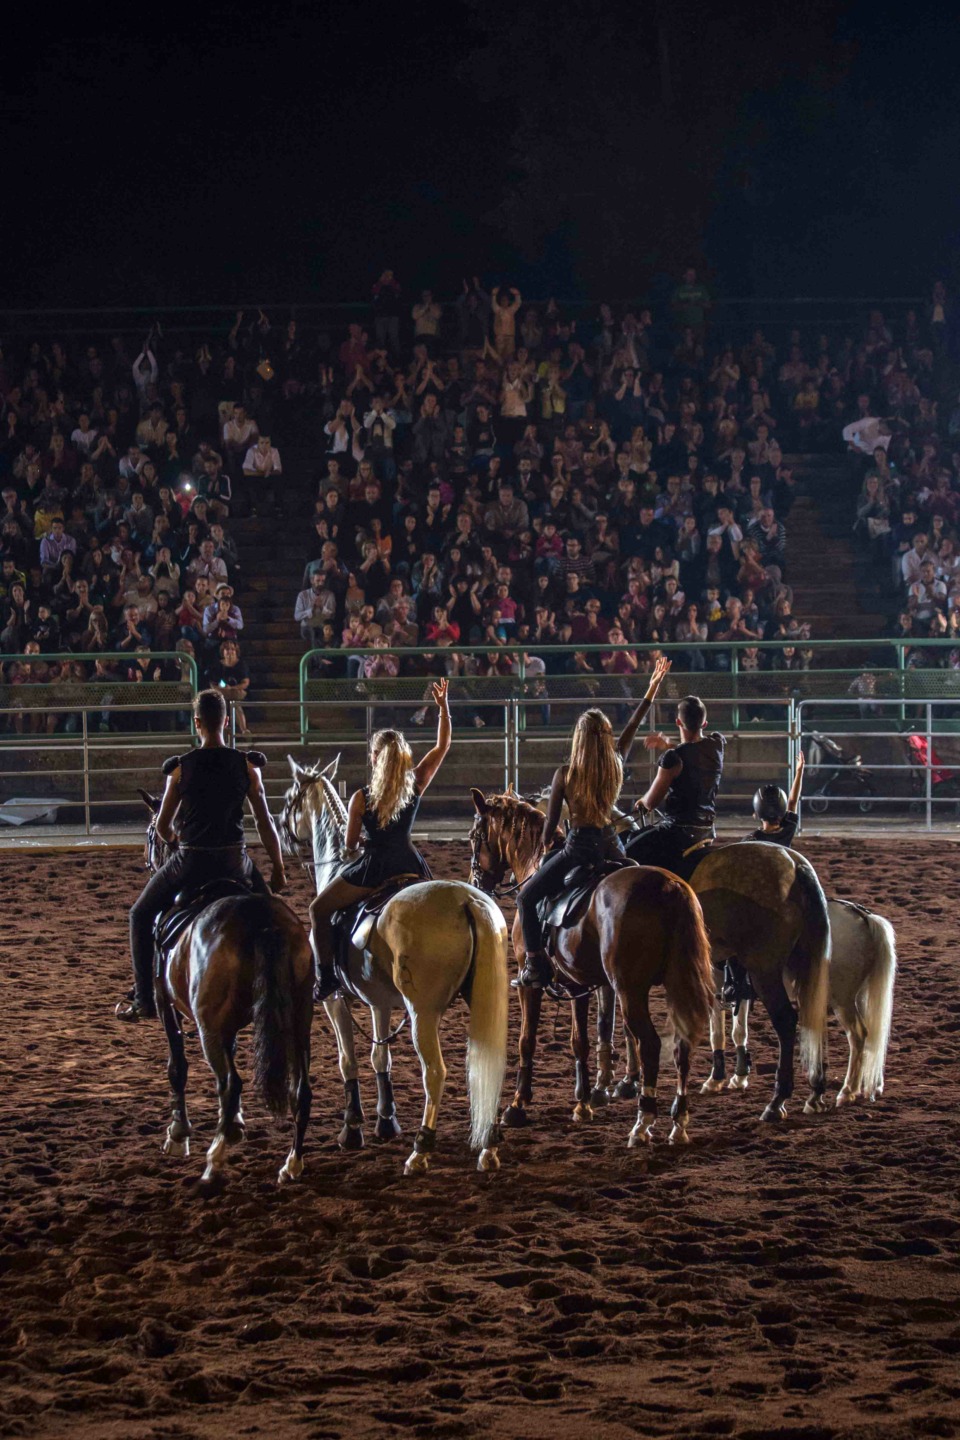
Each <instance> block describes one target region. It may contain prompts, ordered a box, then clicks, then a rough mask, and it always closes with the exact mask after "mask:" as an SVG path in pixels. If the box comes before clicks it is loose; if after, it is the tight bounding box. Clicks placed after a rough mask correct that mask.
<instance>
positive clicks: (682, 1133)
mask: <svg viewBox="0 0 960 1440" xmlns="http://www.w3.org/2000/svg"><path fill="white" fill-rule="evenodd" d="M668 1139H669V1142H670V1144H671V1145H689V1144H690V1136H689V1135H688V1134H687V1132H686V1130H684V1128H683V1126H682V1125H674V1127H673V1129H672V1130H671V1131H670V1134H669V1137H668Z"/></svg>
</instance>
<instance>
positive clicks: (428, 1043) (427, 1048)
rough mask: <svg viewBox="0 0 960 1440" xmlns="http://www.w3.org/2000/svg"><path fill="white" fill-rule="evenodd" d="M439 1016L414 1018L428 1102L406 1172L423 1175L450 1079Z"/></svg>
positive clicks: (414, 1040) (435, 1138)
mask: <svg viewBox="0 0 960 1440" xmlns="http://www.w3.org/2000/svg"><path fill="white" fill-rule="evenodd" d="M438 1020H439V1017H438V1016H437V1015H435V1014H426V1015H418V1014H416V1013H415V1014H414V1015H413V1017H412V1021H411V1028H412V1031H413V1044H414V1047H415V1049H416V1052H417V1054H418V1055H419V1057H420V1065H421V1067H422V1069H423V1090H424V1094H425V1095H426V1103H425V1104H424V1107H423V1120H422V1121H421V1124H420V1129H419V1130H418V1131H417V1138H416V1140H414V1142H413V1151H412V1153H411V1154H410V1155H409V1156H408V1157H407V1163H406V1164H405V1165H404V1167H403V1173H404V1175H423V1174H425V1173H426V1171H427V1170H428V1169H429V1168H430V1156H431V1155H432V1154H433V1152H434V1150H435V1149H436V1144H437V1113H438V1111H439V1109H440V1101H441V1099H442V1098H443V1087H444V1085H445V1084H446V1079H447V1067H446V1065H445V1064H444V1062H443V1052H442V1050H441V1049H440V1035H439V1032H438V1029H437V1025H438Z"/></svg>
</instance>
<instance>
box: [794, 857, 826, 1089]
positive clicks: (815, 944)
mask: <svg viewBox="0 0 960 1440" xmlns="http://www.w3.org/2000/svg"><path fill="white" fill-rule="evenodd" d="M794 859H795V862H796V872H795V883H796V887H797V892H798V898H799V903H800V913H801V915H802V918H803V925H802V928H801V931H800V935H799V938H798V939H797V942H796V944H795V945H794V947H793V950H792V952H791V954H790V957H789V959H788V960H787V963H786V966H785V970H786V974H787V977H788V979H790V980H791V981H792V982H793V984H794V986H795V988H796V994H797V1007H798V1009H799V1011H800V1055H801V1059H802V1061H803V1065H804V1068H805V1069H806V1072H807V1075H808V1076H809V1078H810V1081H811V1083H814V1082H816V1080H817V1078H818V1076H819V1075H820V1074H821V1071H822V1069H823V1065H824V1057H825V1054H826V1043H827V1006H828V1003H829V998H830V912H829V911H828V909H827V897H826V896H825V895H824V893H823V887H822V886H821V884H820V881H819V879H818V878H817V872H816V871H815V870H814V868H813V866H812V865H811V864H810V862H809V860H806V859H804V858H803V856H800V855H797V856H795V857H794Z"/></svg>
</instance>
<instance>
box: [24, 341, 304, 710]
mask: <svg viewBox="0 0 960 1440" xmlns="http://www.w3.org/2000/svg"><path fill="white" fill-rule="evenodd" d="M234 338H235V337H234ZM227 348H228V351H229V353H228V354H227V355H226V357H225V359H224V361H223V363H222V365H221V367H220V371H219V373H218V374H217V375H216V376H214V375H213V374H211V366H212V364H213V360H212V356H211V353H210V351H209V349H208V348H207V347H205V346H204V347H201V349H200V350H199V351H198V352H197V354H196V356H195V357H193V358H187V357H186V355H185V354H184V352H183V351H182V350H181V349H179V348H177V347H175V346H172V345H165V343H164V339H163V335H162V333H161V331H160V330H159V328H157V329H155V330H153V331H151V333H150V334H149V335H148V336H147V337H146V338H145V341H144V343H143V347H142V349H141V350H140V352H139V353H138V354H136V355H135V356H134V357H132V358H131V356H130V355H129V353H128V351H127V349H126V348H125V345H124V343H123V340H122V339H121V338H119V337H117V338H115V339H114V340H113V342H112V344H111V345H110V347H109V350H108V351H107V353H101V350H100V349H99V348H98V347H97V346H94V345H89V346H86V347H83V348H81V349H78V350H77V351H75V352H72V351H70V350H69V349H68V348H67V347H66V346H65V345H63V344H61V343H59V342H57V341H54V342H53V343H52V344H50V345H49V347H45V346H44V345H42V344H40V343H39V342H37V343H33V344H30V345H29V346H28V347H27V348H26V350H25V351H24V352H22V353H18V352H17V351H16V350H15V349H11V348H10V347H6V348H5V350H4V352H3V356H2V361H0V394H2V410H0V433H2V437H3V443H2V448H0V495H2V506H3V509H2V514H0V651H2V653H3V654H4V655H5V656H10V655H14V656H19V657H22V658H17V659H12V660H8V661H7V662H6V663H5V666H4V675H3V679H4V681H5V683H6V686H7V687H8V688H7V692H6V695H7V701H8V703H10V702H12V703H13V704H14V705H19V706H20V707H21V709H22V712H23V713H21V714H18V715H17V716H15V717H14V726H13V728H14V729H16V730H19V731H24V730H47V731H50V732H52V731H54V730H56V729H67V730H69V729H72V728H76V726H77V723H78V721H77V716H76V715H75V714H71V713H60V714H58V713H56V708H57V707H58V706H60V707H63V706H67V705H69V704H70V702H71V699H73V700H74V701H75V700H76V699H77V697H78V696H79V695H81V694H83V693H84V692H83V690H82V687H83V686H84V685H86V687H87V689H86V693H85V698H90V697H91V696H93V695H96V696H97V697H99V701H100V702H101V703H102V706H103V708H102V710H101V711H100V712H99V722H98V723H99V728H100V729H102V730H109V729H113V728H122V729H125V730H127V729H137V728H147V727H151V728H152V727H153V726H154V725H155V724H156V725H159V726H160V727H162V728H167V727H169V726H172V724H173V723H174V722H173V715H164V714H162V713H161V714H159V715H158V716H157V717H156V718H155V719H154V718H151V717H150V716H148V715H146V714H139V715H134V714H133V713H129V714H120V713H117V712H116V711H115V710H114V709H113V706H114V704H120V703H122V702H124V701H125V702H126V703H128V704H129V703H131V702H132V701H133V700H134V699H135V697H134V696H133V695H132V692H131V691H130V690H129V689H128V688H127V687H128V686H129V685H130V684H143V683H144V682H158V681H169V682H173V688H172V689H171V690H170V691H169V692H167V693H168V695H169V697H170V698H172V697H173V696H174V695H175V694H177V693H178V689H177V686H178V683H179V682H181V681H185V680H190V679H191V678H192V666H191V665H190V661H189V660H188V658H187V657H190V658H191V659H192V660H193V661H194V662H195V664H196V668H197V675H198V678H199V679H200V680H201V681H206V682H207V683H210V684H218V685H220V686H222V688H223V689H224V692H225V693H226V694H227V695H228V696H229V697H230V698H233V699H236V700H237V701H242V699H243V696H244V695H245V693H246V687H247V685H248V684H249V678H248V675H247V672H246V667H245V664H244V662H243V660H242V658H241V655H240V649H239V645H240V638H241V635H242V632H243V624H244V622H243V615H242V612H241V609H240V607H239V605H238V604H237V602H236V598H235V590H236V585H237V580H238V573H239V557H238V553H237V548H236V545H235V543H234V541H233V539H232V538H231V536H230V534H229V518H230V509H231V503H232V487H233V485H234V484H236V483H237V482H238V481H242V478H243V475H244V473H246V472H247V471H248V469H249V468H250V467H258V466H260V465H261V464H263V463H267V464H269V463H271V461H272V457H273V456H275V454H276V452H275V451H274V450H272V449H271V447H270V445H269V437H264V436H263V435H262V433H261V432H260V431H258V428H257V425H256V424H255V423H254V422H252V421H249V420H247V419H246V418H245V412H244V407H243V404H242V403H241V402H242V400H243V398H244V387H243V382H242V381H241V380H240V378H239V377H238V376H237V375H236V365H237V361H236V355H235V353H233V351H230V342H229V341H228V347H227ZM264 440H266V448H265V447H264ZM264 454H266V456H267V460H266V462H264V461H263V456H264ZM63 655H66V656H67V657H68V658H57V657H59V656H63ZM73 656H77V657H78V658H76V659H74V658H72V657H73ZM47 657H53V658H47ZM79 657H82V658H79ZM100 657H103V658H100ZM24 686H30V687H37V686H43V687H45V688H44V691H43V700H42V703H43V704H45V705H46V706H47V707H48V713H47V714H45V715H41V714H39V713H37V712H36V710H35V709H34V707H35V706H36V705H37V704H39V703H41V701H40V696H39V694H38V692H37V691H36V690H33V691H30V690H24V689H23V688H22V687H24ZM160 693H161V692H159V691H156V690H154V691H153V694H154V695H159V694H160ZM237 731H238V733H240V734H243V733H245V732H246V721H245V718H244V716H243V711H242V707H241V708H240V709H239V710H238V712H237Z"/></svg>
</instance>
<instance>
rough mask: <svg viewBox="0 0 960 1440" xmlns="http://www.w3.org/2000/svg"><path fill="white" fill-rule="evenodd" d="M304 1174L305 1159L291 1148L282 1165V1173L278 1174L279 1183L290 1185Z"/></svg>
mask: <svg viewBox="0 0 960 1440" xmlns="http://www.w3.org/2000/svg"><path fill="white" fill-rule="evenodd" d="M302 1174H303V1161H302V1160H301V1159H300V1157H299V1155H295V1154H294V1152H293V1151H292V1150H291V1152H290V1154H289V1155H288V1156H287V1158H286V1160H285V1161H284V1162H283V1165H282V1166H281V1167H280V1174H279V1175H278V1176H277V1184H278V1185H289V1184H292V1182H293V1181H294V1180H299V1179H300V1176H301V1175H302Z"/></svg>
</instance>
